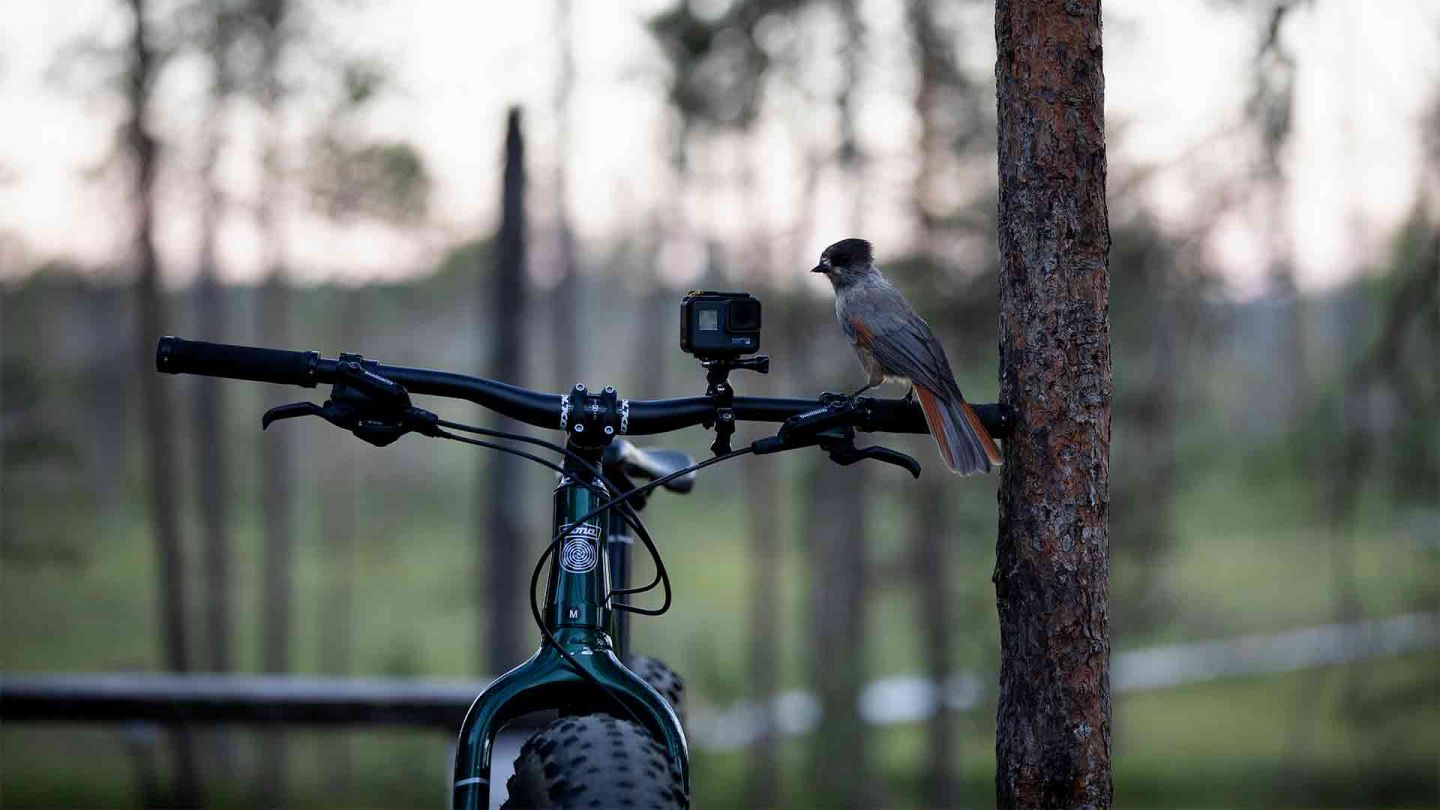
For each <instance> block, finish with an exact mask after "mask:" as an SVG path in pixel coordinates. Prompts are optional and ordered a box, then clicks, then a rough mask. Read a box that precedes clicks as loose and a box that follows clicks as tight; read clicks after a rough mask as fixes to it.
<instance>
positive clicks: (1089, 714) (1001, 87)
mask: <svg viewBox="0 0 1440 810" xmlns="http://www.w3.org/2000/svg"><path fill="white" fill-rule="evenodd" d="M995 38H996V54H997V63H996V68H995V76H996V91H997V104H998V112H999V127H998V132H999V173H1000V226H999V230H1000V255H1001V271H1000V341H1001V342H1000V355H1001V356H1000V365H1001V369H1000V371H1001V392H1000V396H1001V400H1002V401H1003V402H1006V403H1009V404H1010V405H1011V406H1012V407H1014V408H1015V409H1016V411H1017V416H1018V419H1017V426H1016V429H1015V433H1014V435H1013V436H1012V438H1011V439H1010V440H1009V441H1007V442H1006V443H1005V467H1004V472H1003V474H1002V479H1001V490H1000V530H999V539H998V542H997V548H996V564H995V576H994V580H995V592H996V597H997V602H998V607H999V614H1000V650H1001V663H1000V700H999V712H998V718H997V727H996V743H995V754H996V773H995V782H996V801H997V805H998V806H999V807H1000V808H1002V809H1003V808H1042V807H1043V808H1051V807H1096V808H1099V807H1108V806H1110V801H1111V776H1110V680H1109V651H1110V649H1109V648H1110V643H1109V618H1108V613H1107V605H1106V599H1107V591H1108V587H1107V576H1108V553H1109V525H1108V512H1109V492H1108V484H1109V481H1108V479H1109V446H1110V398H1111V384H1110V338H1109V325H1108V323H1107V316H1108V308H1109V287H1110V284H1109V272H1108V269H1107V265H1106V261H1107V254H1108V251H1109V247H1110V235H1109V225H1108V222H1107V215H1106V207H1105V174H1106V166H1105V131H1104V76H1103V73H1102V67H1101V64H1102V63H1101V39H1100V3H1099V2H1098V0H1075V2H1070V3H1066V4H1053V3H1045V2H1040V0H998V2H997V3H996V8H995Z"/></svg>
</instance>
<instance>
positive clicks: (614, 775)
mask: <svg viewBox="0 0 1440 810" xmlns="http://www.w3.org/2000/svg"><path fill="white" fill-rule="evenodd" d="M505 787H506V791H507V793H508V798H507V799H506V800H505V804H504V805H502V808H503V810H592V809H597V810H608V808H634V810H685V808H688V807H689V806H690V800H689V797H688V796H686V795H685V789H684V786H683V784H682V783H681V779H680V772H679V770H678V769H676V768H675V767H674V766H672V765H671V763H670V762H669V760H668V759H667V758H666V752H665V748H664V746H662V745H661V744H660V743H659V741H657V740H656V739H655V738H654V737H652V736H650V734H649V732H647V731H645V730H644V729H642V728H640V727H639V726H637V725H635V724H634V723H632V722H630V721H628V720H621V719H620V718H618V717H611V716H610V715H605V714H590V715H581V716H578V717H562V718H560V719H559V720H556V721H554V722H553V723H551V724H550V725H548V726H546V727H545V728H543V729H541V730H540V731H538V732H536V733H535V734H533V735H532V736H531V737H530V739H528V740H526V741H525V745H524V746H523V747H521V749H520V756H518V757H516V759H515V774H514V775H513V776H511V777H510V779H509V781H507V782H506V785H505Z"/></svg>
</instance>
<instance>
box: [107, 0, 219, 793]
mask: <svg viewBox="0 0 1440 810" xmlns="http://www.w3.org/2000/svg"><path fill="white" fill-rule="evenodd" d="M129 6H130V12H131V14H132V16H133V17H134V28H133V30H132V32H131V36H130V42H129V47H128V53H127V65H126V70H125V84H124V87H125V95H126V99H125V100H126V106H127V109H126V112H125V124H124V128H123V131H122V137H123V138H124V150H125V153H126V155H127V157H128V159H129V162H130V170H131V183H132V185H131V189H130V193H131V197H132V200H131V202H132V204H133V206H134V217H135V222H134V226H135V233H134V238H135V261H136V263H137V267H136V269H137V275H136V282H135V292H136V297H137V298H138V299H139V301H138V306H137V307H136V310H135V311H136V314H137V315H138V316H139V320H138V322H137V323H136V330H135V331H136V335H135V337H136V344H137V345H136V355H135V356H136V357H138V358H141V362H140V368H139V369H138V375H139V381H140V402H141V412H142V414H143V415H144V420H145V445H146V447H145V462H146V465H147V468H148V469H147V472H148V473H149V478H150V518H151V520H152V521H153V522H154V529H155V557H156V564H157V566H158V573H159V582H158V583H157V585H158V588H157V591H158V593H157V595H156V596H157V599H156V606H157V608H158V614H159V615H158V616H157V618H158V621H159V625H160V638H161V643H162V645H163V651H164V661H165V666H166V668H168V669H169V670H170V671H172V672H188V671H189V670H190V645H189V642H188V640H187V636H186V634H187V629H186V621H185V607H186V606H185V547H184V538H182V537H181V534H180V503H179V499H178V498H177V497H176V493H177V491H178V488H179V484H180V481H179V478H178V476H176V474H175V466H176V447H175V441H174V437H173V435H172V433H171V432H172V431H173V430H174V429H175V427H176V425H175V420H174V415H173V412H172V410H171V407H170V400H169V398H168V397H167V396H166V391H165V387H164V381H163V380H162V379H161V377H160V375H158V374H156V373H155V369H154V368H153V363H152V362H151V360H150V358H151V357H152V356H153V355H154V352H155V340H156V338H158V337H159V336H160V335H162V334H164V332H165V330H166V328H167V327H168V326H169V325H170V318H169V315H168V314H167V312H166V306H165V300H164V296H163V293H162V291H161V289H160V258H159V256H158V255H157V254H156V251H155V173H156V170H157V168H158V166H159V162H160V146H159V144H158V143H157V141H156V140H155V136H154V134H153V133H152V132H151V129H150V113H151V101H152V91H153V89H154V84H155V81H156V76H157V74H158V73H159V57H158V56H157V55H156V53H155V50H154V44H153V43H152V41H151V38H150V28H149V24H148V23H149V21H148V20H147V19H146V13H147V11H148V4H147V3H146V2H145V0H129ZM170 744H171V748H172V750H173V752H174V756H175V795H174V797H173V801H174V802H175V803H176V804H179V805H186V806H189V805H194V804H196V803H198V802H199V799H200V784H199V777H198V774H197V772H196V769H195V762H194V756H193V751H192V748H191V744H190V732H189V730H188V729H187V728H185V727H184V726H179V727H176V728H175V729H174V730H172V731H171V733H170Z"/></svg>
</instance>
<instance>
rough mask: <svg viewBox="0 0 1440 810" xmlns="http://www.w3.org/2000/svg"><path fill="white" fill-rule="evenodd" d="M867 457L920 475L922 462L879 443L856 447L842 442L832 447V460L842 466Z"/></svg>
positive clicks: (912, 474)
mask: <svg viewBox="0 0 1440 810" xmlns="http://www.w3.org/2000/svg"><path fill="white" fill-rule="evenodd" d="M867 458H868V459H874V460H875V461H880V462H884V463H886V464H894V465H895V466H896V467H900V468H903V469H905V470H908V471H909V472H910V475H911V476H912V477H914V478H919V477H920V462H918V461H916V460H915V459H914V457H912V456H909V455H906V454H905V453H902V452H900V451H899V450H891V449H890V448H888V447H880V446H879V445H875V446H873V447H856V446H855V445H854V444H840V445H837V446H835V447H833V448H831V449H830V460H831V461H833V462H835V463H836V464H839V465H840V466H842V467H848V466H850V465H851V464H854V463H856V462H857V461H864V460H865V459H867Z"/></svg>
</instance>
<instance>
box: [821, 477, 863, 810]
mask: <svg viewBox="0 0 1440 810" xmlns="http://www.w3.org/2000/svg"><path fill="white" fill-rule="evenodd" d="M812 463H813V464H814V465H815V467H814V469H813V470H812V472H811V474H810V475H809V482H808V483H809V489H810V491H809V492H808V493H807V497H806V503H807V504H808V506H809V514H807V515H806V523H805V525H806V538H805V540H806V548H807V550H808V552H809V556H810V609H811V633H810V639H811V644H812V645H813V646H812V650H811V658H810V670H811V672H812V673H813V674H814V677H815V691H816V695H817V696H818V697H819V699H820V726H819V728H817V729H816V730H815V734H814V736H813V742H812V747H811V751H810V786H811V793H810V800H811V801H813V803H814V806H815V807H821V808H866V807H876V806H878V805H877V802H876V800H875V799H876V795H875V793H874V792H872V791H873V788H874V785H873V781H872V779H871V776H872V775H871V773H870V770H869V745H868V741H867V736H868V735H867V734H866V731H865V726H864V721H863V720H862V719H861V717H860V689H861V687H862V686H863V685H864V683H865V652H866V645H865V607H866V604H865V600H866V584H867V583H866V577H865V571H866V558H865V499H864V498H860V497H856V496H857V494H858V493H859V491H860V490H861V488H862V487H863V481H862V480H861V479H862V478H863V476H864V475H865V468H864V466H863V465H856V466H853V467H840V466H838V465H836V464H834V463H832V462H831V461H830V459H828V458H826V457H825V456H824V455H821V454H818V453H817V454H815V455H814V456H813V457H812Z"/></svg>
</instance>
